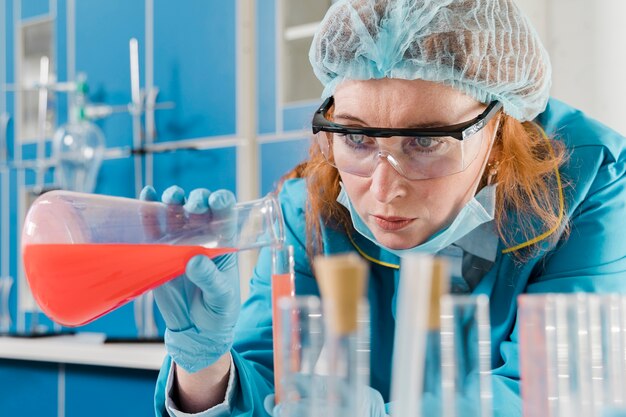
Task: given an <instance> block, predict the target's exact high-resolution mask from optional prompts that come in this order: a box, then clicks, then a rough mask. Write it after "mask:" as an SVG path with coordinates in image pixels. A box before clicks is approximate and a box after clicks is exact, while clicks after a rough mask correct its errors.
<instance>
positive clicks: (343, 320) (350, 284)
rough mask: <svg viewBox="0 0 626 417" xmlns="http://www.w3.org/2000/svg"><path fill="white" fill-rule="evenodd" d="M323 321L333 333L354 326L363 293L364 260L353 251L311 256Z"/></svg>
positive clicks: (344, 331)
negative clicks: (321, 304) (322, 311)
mask: <svg viewBox="0 0 626 417" xmlns="http://www.w3.org/2000/svg"><path fill="white" fill-rule="evenodd" d="M314 266H315V275H316V278H317V282H318V285H319V287H320V292H321V294H322V302H323V305H324V315H325V317H326V319H325V322H326V323H327V325H328V326H329V328H330V330H331V331H333V332H334V333H335V334H337V335H340V336H341V335H346V334H348V333H351V332H355V331H356V330H357V315H358V306H359V301H360V300H361V299H362V298H363V296H364V295H365V285H366V282H367V263H366V262H365V261H364V260H363V259H361V258H360V257H359V256H358V255H356V254H354V253H350V254H342V255H332V256H325V257H322V256H318V257H316V258H315V260H314Z"/></svg>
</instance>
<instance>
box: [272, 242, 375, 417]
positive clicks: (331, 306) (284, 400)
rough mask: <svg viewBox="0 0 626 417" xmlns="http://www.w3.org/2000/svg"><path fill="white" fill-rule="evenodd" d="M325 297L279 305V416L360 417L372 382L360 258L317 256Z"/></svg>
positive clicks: (364, 271)
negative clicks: (280, 368) (280, 331)
mask: <svg viewBox="0 0 626 417" xmlns="http://www.w3.org/2000/svg"><path fill="white" fill-rule="evenodd" d="M314 269H315V273H316V278H317V280H318V283H319V286H320V292H321V294H322V299H321V301H320V299H319V298H318V297H314V296H308V297H289V298H283V299H282V300H280V301H279V309H280V317H281V319H280V322H281V330H282V338H281V343H282V348H281V352H282V355H283V361H282V363H283V366H282V371H281V374H280V375H279V378H280V381H281V387H282V388H281V401H280V403H279V405H278V409H277V410H276V413H275V414H276V415H278V416H280V417H309V416H310V417H312V416H320V415H324V416H327V417H339V416H341V417H352V416H353V417H357V416H361V415H364V414H362V413H363V410H361V409H360V408H359V407H360V406H362V405H363V404H364V401H363V396H364V395H365V390H366V389H367V384H368V383H369V359H370V357H369V354H370V345H369V343H370V340H369V339H370V334H369V306H368V303H367V300H366V299H365V298H364V294H365V287H366V281H367V267H366V264H365V262H364V261H363V260H362V259H360V258H359V257H358V256H357V255H355V254H348V255H334V256H330V257H317V258H315V260H314Z"/></svg>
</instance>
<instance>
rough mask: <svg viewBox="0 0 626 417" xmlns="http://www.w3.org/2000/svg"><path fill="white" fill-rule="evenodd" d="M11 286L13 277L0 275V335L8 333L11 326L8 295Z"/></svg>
mask: <svg viewBox="0 0 626 417" xmlns="http://www.w3.org/2000/svg"><path fill="white" fill-rule="evenodd" d="M12 286H13V277H10V276H4V277H0V335H2V334H7V333H9V330H10V328H11V310H10V309H9V296H10V295H11V287H12Z"/></svg>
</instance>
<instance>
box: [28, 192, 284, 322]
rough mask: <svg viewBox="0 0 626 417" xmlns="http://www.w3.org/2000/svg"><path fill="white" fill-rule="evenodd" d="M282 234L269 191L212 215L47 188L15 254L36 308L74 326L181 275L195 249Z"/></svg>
mask: <svg viewBox="0 0 626 417" xmlns="http://www.w3.org/2000/svg"><path fill="white" fill-rule="evenodd" d="M283 235H284V233H283V226H282V214H281V211H280V206H279V204H278V201H277V200H276V199H275V198H274V197H273V196H271V195H270V196H267V197H265V198H262V199H258V200H254V201H249V202H243V203H238V204H236V205H235V206H234V207H233V209H232V210H228V211H227V213H225V214H219V213H217V214H215V215H213V214H212V213H211V212H207V213H206V214H190V213H187V212H185V210H184V209H183V207H182V206H178V205H166V204H163V203H158V202H151V201H141V200H136V199H130V198H122V197H112V196H105V195H96V194H86V193H77V192H71V191H52V192H49V193H46V194H44V195H42V196H41V197H39V198H38V199H37V200H36V201H35V202H34V203H33V205H32V206H31V208H30V209H29V211H28V214H27V216H26V220H25V222H24V228H23V230H22V257H23V260H24V266H25V271H26V277H27V279H28V282H29V285H30V288H31V290H32V292H33V296H34V297H35V300H36V301H37V303H38V304H39V306H40V307H41V309H42V310H43V311H44V312H45V313H46V314H47V315H48V316H49V317H50V318H51V319H53V320H54V321H56V322H57V323H59V324H62V325H65V326H78V325H83V324H86V323H88V322H90V321H92V320H94V319H96V318H98V317H100V316H102V315H103V314H105V313H107V312H109V311H111V310H113V309H115V308H117V307H119V306H121V305H122V304H125V303H126V302H128V301H130V300H132V299H133V298H135V297H137V296H139V295H141V294H142V293H144V292H146V291H148V290H150V289H152V288H154V287H157V286H159V285H161V284H163V283H165V282H166V281H168V280H170V279H172V278H174V277H177V276H179V275H181V274H182V273H183V272H184V271H185V266H186V264H187V261H188V260H189V259H191V258H192V257H193V256H195V255H200V254H202V255H206V256H209V257H211V258H214V257H217V256H220V255H225V254H228V253H232V252H235V251H238V250H243V249H250V248H257V247H261V246H269V245H279V244H280V243H281V242H282V240H283Z"/></svg>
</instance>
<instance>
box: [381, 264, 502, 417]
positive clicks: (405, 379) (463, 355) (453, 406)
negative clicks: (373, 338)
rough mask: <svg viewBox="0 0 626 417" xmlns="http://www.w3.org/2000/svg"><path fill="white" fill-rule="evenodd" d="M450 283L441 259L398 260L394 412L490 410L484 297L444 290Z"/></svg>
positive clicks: (474, 415)
mask: <svg viewBox="0 0 626 417" xmlns="http://www.w3.org/2000/svg"><path fill="white" fill-rule="evenodd" d="M448 285H449V275H448V272H447V263H446V262H445V260H443V259H441V258H436V257H432V256H430V255H426V254H416V255H413V256H409V257H407V258H405V259H403V260H402V274H401V277H400V283H399V289H398V304H397V310H396V323H397V324H396V333H395V334H396V336H395V342H394V356H393V368H392V371H393V372H392V386H391V390H392V391H391V395H392V408H391V415H392V416H397V417H404V416H424V417H425V416H429V417H430V416H434V417H440V416H445V417H466V416H471V417H490V416H491V415H492V389H491V379H490V378H491V371H490V369H491V359H490V358H491V351H490V341H491V333H490V324H489V301H488V298H487V297H486V296H485V295H476V296H474V295H451V294H446V293H447V290H448Z"/></svg>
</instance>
